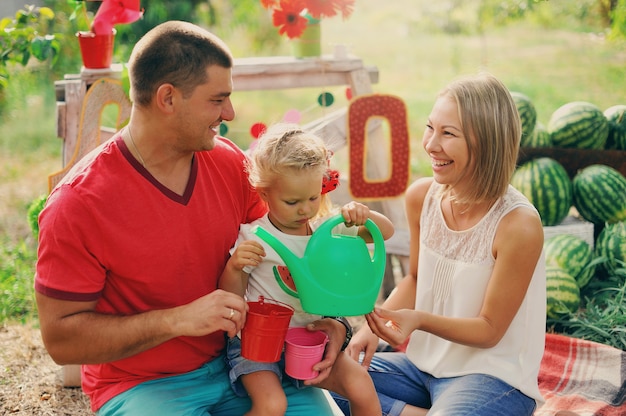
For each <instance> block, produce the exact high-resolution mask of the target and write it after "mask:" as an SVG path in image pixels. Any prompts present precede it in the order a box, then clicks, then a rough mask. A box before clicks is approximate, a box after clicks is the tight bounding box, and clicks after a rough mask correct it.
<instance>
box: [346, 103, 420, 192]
mask: <svg viewBox="0 0 626 416" xmlns="http://www.w3.org/2000/svg"><path fill="white" fill-rule="evenodd" d="M372 117H382V118H384V119H386V120H387V122H388V123H389V127H390V128H389V133H390V135H391V138H390V140H389V143H390V149H387V151H386V152H385V151H384V149H380V151H379V149H370V150H369V151H370V152H374V153H373V154H376V155H378V154H385V153H386V154H388V155H390V158H391V160H390V161H389V162H390V163H389V165H388V166H391V174H390V175H389V176H388V177H387V178H383V179H376V180H369V179H368V178H367V175H366V172H367V169H366V168H367V166H366V159H367V151H368V148H367V147H368V138H367V127H368V126H367V125H368V121H369V120H370V118H372ZM348 146H349V155H350V184H349V188H350V193H351V194H352V196H353V197H354V198H361V199H383V198H392V197H397V196H399V195H401V194H402V193H403V192H404V191H405V190H406V187H407V184H408V181H409V131H408V123H407V111H406V105H405V104H404V101H402V100H401V99H400V98H397V97H395V96H391V95H383V94H370V95H361V96H358V97H356V98H355V99H354V100H353V101H352V102H351V103H350V106H349V107H348Z"/></svg>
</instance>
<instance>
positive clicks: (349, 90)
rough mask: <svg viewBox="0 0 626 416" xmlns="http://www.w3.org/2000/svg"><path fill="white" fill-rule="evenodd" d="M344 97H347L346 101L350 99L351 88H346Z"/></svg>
mask: <svg viewBox="0 0 626 416" xmlns="http://www.w3.org/2000/svg"><path fill="white" fill-rule="evenodd" d="M346 98H347V99H348V101H350V100H351V99H352V88H350V87H347V88H346Z"/></svg>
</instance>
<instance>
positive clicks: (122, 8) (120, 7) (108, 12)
mask: <svg viewBox="0 0 626 416" xmlns="http://www.w3.org/2000/svg"><path fill="white" fill-rule="evenodd" d="M142 15H143V10H140V8H139V0H103V1H102V4H101V5H100V8H98V11H97V12H96V16H95V17H94V19H93V24H92V26H91V30H92V32H94V33H96V34H99V33H100V34H106V33H111V31H112V30H113V26H114V25H116V24H119V23H132V22H135V21H137V20H139V18H141V16H142Z"/></svg>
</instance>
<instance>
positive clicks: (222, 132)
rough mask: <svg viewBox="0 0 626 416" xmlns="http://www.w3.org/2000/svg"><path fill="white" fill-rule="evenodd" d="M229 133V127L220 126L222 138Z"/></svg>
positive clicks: (223, 124)
mask: <svg viewBox="0 0 626 416" xmlns="http://www.w3.org/2000/svg"><path fill="white" fill-rule="evenodd" d="M226 133H228V126H227V125H226V124H225V123H222V124H220V136H226Z"/></svg>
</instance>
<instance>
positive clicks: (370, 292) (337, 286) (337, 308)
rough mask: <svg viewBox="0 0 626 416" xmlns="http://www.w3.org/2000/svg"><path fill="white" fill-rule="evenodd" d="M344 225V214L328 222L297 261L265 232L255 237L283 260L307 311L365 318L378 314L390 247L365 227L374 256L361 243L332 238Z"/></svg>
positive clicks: (354, 239)
mask: <svg viewBox="0 0 626 416" xmlns="http://www.w3.org/2000/svg"><path fill="white" fill-rule="evenodd" d="M343 221H344V219H343V216H342V215H341V214H338V215H335V216H333V217H331V218H329V219H328V220H326V221H324V223H322V225H320V227H319V228H318V229H317V230H315V232H314V233H313V235H312V236H311V239H310V240H309V242H308V244H307V246H306V249H305V251H304V255H303V256H302V257H298V256H296V255H295V254H293V253H292V252H291V251H290V250H289V249H288V248H287V247H286V246H285V245H284V244H283V243H282V242H280V241H279V240H278V239H277V238H276V237H274V236H273V235H272V234H270V233H269V232H268V231H267V230H265V229H264V228H263V227H260V226H255V227H253V228H252V230H251V231H252V232H253V233H254V234H256V235H257V236H258V237H259V238H260V239H261V240H263V241H265V242H266V243H267V244H269V245H270V247H272V248H273V249H274V250H275V251H276V252H277V253H278V255H279V256H280V257H281V258H282V259H283V261H284V262H285V264H286V265H287V267H288V268H289V271H290V272H291V275H292V276H293V280H294V282H295V285H296V288H297V290H298V293H297V296H298V297H299V298H300V302H301V303H302V308H303V309H304V310H305V311H306V312H308V313H311V314H317V315H329V316H356V315H364V314H367V313H369V312H371V311H372V310H373V309H374V304H375V303H376V299H377V298H378V294H379V292H380V286H381V284H382V280H383V275H384V274H385V266H386V260H387V258H386V253H385V242H384V240H383V236H382V234H381V233H380V230H379V229H378V227H377V226H376V224H375V223H374V222H373V221H372V220H370V219H368V220H367V222H366V223H365V226H366V227H367V229H368V230H369V231H370V233H371V234H372V237H373V240H374V253H373V255H370V251H369V249H368V247H367V244H366V243H365V240H363V239H362V238H361V237H358V236H352V235H343V234H333V233H331V231H332V229H333V228H334V227H335V226H337V225H338V224H340V223H342V222H343Z"/></svg>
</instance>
